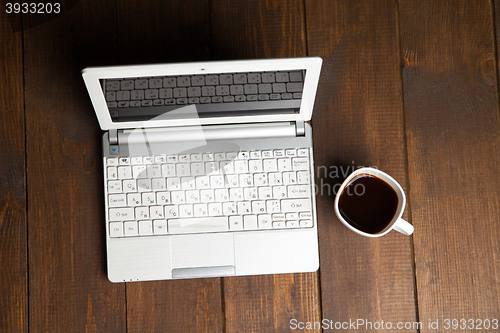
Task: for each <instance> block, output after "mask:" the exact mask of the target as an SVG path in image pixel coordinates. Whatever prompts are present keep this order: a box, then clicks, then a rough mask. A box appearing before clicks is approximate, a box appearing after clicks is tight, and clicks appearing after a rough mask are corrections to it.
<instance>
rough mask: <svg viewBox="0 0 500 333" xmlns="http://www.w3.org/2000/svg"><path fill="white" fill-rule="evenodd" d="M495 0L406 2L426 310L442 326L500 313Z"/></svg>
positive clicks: (415, 203) (412, 175) (407, 93)
mask: <svg viewBox="0 0 500 333" xmlns="http://www.w3.org/2000/svg"><path fill="white" fill-rule="evenodd" d="M490 5H491V2H490V1H487V0H482V1H466V0H463V1H453V2H444V1H406V0H401V1H400V3H399V8H400V24H401V40H402V43H401V45H402V50H401V51H402V56H403V59H402V62H403V64H404V68H403V83H404V103H405V113H406V131H407V137H408V171H409V180H410V189H411V190H410V198H411V207H412V216H413V223H414V224H415V229H416V232H415V235H414V238H413V239H414V243H415V263H416V274H417V279H416V281H417V291H418V304H419V313H420V318H422V319H425V320H428V319H433V320H440V323H441V324H443V320H445V319H446V318H450V319H453V318H456V319H461V318H464V319H483V320H484V319H490V320H491V319H493V318H497V319H498V318H500V303H499V299H500V280H499V278H498V272H499V271H500V262H499V258H500V241H499V240H500V227H499V224H498V217H499V216H500V169H499V167H498V166H499V164H500V142H499V138H500V127H499V114H498V97H497V93H498V88H495V56H494V54H495V50H494V30H493V29H494V27H493V24H492V8H490ZM497 20H498V16H497ZM497 24H498V23H497ZM441 327H442V326H440V328H441ZM483 329H484V327H483ZM427 331H432V332H434V331H435V330H428V329H427V328H426V329H424V330H422V332H427ZM460 331H461V332H465V331H472V330H460ZM474 331H475V330H474ZM487 331H494V330H491V329H490V330H487Z"/></svg>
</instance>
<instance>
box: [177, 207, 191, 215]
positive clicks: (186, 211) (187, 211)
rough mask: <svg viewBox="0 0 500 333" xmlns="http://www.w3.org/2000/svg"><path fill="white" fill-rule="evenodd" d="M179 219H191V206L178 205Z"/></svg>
mask: <svg viewBox="0 0 500 333" xmlns="http://www.w3.org/2000/svg"><path fill="white" fill-rule="evenodd" d="M179 217H193V206H192V205H180V206H179Z"/></svg>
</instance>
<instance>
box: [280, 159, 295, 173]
mask: <svg viewBox="0 0 500 333" xmlns="http://www.w3.org/2000/svg"><path fill="white" fill-rule="evenodd" d="M278 170H279V171H290V170H292V161H291V160H290V159H289V158H280V159H278Z"/></svg>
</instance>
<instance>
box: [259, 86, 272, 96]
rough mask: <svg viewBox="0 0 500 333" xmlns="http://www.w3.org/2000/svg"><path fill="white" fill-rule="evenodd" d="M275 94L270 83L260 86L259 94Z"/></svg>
mask: <svg viewBox="0 0 500 333" xmlns="http://www.w3.org/2000/svg"><path fill="white" fill-rule="evenodd" d="M272 92H273V88H272V86H271V84H269V83H261V84H259V94H270V93H272Z"/></svg>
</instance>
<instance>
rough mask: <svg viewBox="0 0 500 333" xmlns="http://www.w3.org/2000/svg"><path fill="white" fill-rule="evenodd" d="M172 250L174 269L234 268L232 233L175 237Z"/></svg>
mask: <svg viewBox="0 0 500 333" xmlns="http://www.w3.org/2000/svg"><path fill="white" fill-rule="evenodd" d="M170 249H171V252H170V256H171V260H172V268H185V267H211V266H231V265H233V266H234V241H233V234H232V233H220V234H216V233H214V234H197V235H178V236H173V237H172V238H171V239H170Z"/></svg>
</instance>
